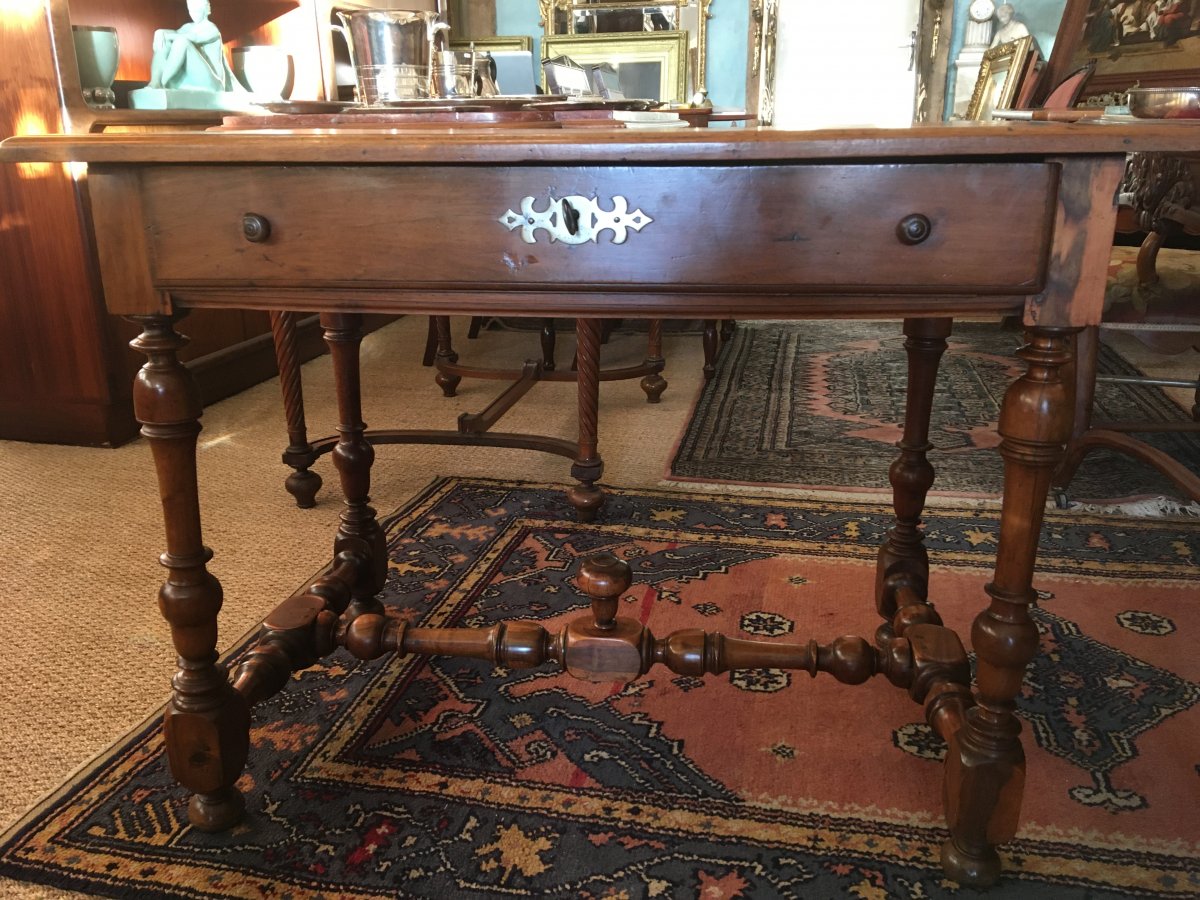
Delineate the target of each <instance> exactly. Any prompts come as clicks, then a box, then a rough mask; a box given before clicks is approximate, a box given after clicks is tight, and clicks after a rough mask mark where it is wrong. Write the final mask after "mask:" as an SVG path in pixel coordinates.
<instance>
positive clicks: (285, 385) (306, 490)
mask: <svg viewBox="0 0 1200 900" xmlns="http://www.w3.org/2000/svg"><path fill="white" fill-rule="evenodd" d="M271 335H272V337H273V338H274V340H275V361H276V362H277V363H278V365H279V387H280V389H281V390H282V391H283V408H284V414H285V415H286V416H287V432H288V446H287V449H286V450H284V451H283V462H284V464H285V465H288V466H291V467H292V468H293V469H295V471H294V472H292V474H291V475H289V476H288V477H287V480H286V481H284V483H283V486H284V487H285V488H286V489H287V492H288V493H289V494H291V495H292V496H293V497H295V498H296V505H297V506H299V507H300V508H301V509H311V508H312V507H314V506H316V505H317V499H316V498H317V491H319V490H320V489H321V476H320V475H318V474H317V473H316V472H313V471H310V470H309V466H311V465H312V464H313V463H314V462H316V460H317V454H316V453H315V452H314V451H313V447H312V444H310V443H309V442H308V427H307V425H306V424H305V422H304V388H303V386H302V384H301V380H300V356H299V353H298V352H297V349H296V314H295V313H293V312H283V311H280V310H272V311H271Z"/></svg>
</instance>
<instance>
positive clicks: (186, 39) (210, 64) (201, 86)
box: [129, 0, 249, 109]
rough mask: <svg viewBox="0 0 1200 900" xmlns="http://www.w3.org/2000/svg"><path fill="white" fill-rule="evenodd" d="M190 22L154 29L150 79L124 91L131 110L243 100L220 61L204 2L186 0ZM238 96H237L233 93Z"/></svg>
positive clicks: (218, 105)
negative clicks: (132, 89) (132, 108)
mask: <svg viewBox="0 0 1200 900" xmlns="http://www.w3.org/2000/svg"><path fill="white" fill-rule="evenodd" d="M187 8H188V15H189V16H191V19H192V21H190V22H188V23H186V24H184V25H181V26H180V27H179V28H177V29H170V28H160V29H158V30H157V31H155V32H154V45H153V50H154V55H153V57H152V59H151V62H150V82H149V83H148V84H147V85H146V87H144V88H142V89H141V90H137V91H133V92H131V93H130V95H129V103H130V106H132V107H134V108H135V109H237V108H244V107H245V106H247V104H248V100H249V98H248V97H247V96H246V92H245V90H244V89H243V88H242V86H241V84H239V83H238V80H237V79H236V78H234V77H233V72H232V71H231V70H230V68H229V64H228V63H227V62H226V61H225V48H224V45H223V44H222V42H221V32H220V31H219V30H218V29H217V26H216V25H215V24H213V22H212V20H211V19H209V14H210V13H211V12H212V8H211V6H210V5H209V0H187ZM239 95H240V96H239Z"/></svg>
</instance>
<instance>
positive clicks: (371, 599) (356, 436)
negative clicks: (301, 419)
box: [321, 313, 387, 615]
mask: <svg viewBox="0 0 1200 900" xmlns="http://www.w3.org/2000/svg"><path fill="white" fill-rule="evenodd" d="M321 326H322V327H323V328H324V329H325V341H326V343H328V344H329V355H330V356H331V357H332V359H333V375H334V384H335V386H336V392H337V404H338V427H337V430H338V435H339V439H338V442H337V446H335V447H334V448H333V465H334V468H336V469H337V473H338V477H339V478H340V479H341V483H342V496H343V497H344V498H345V507H344V508H343V510H342V514H341V516H340V519H341V522H340V524H339V525H338V533H337V538H336V539H335V540H334V542H333V552H334V555H335V556H336V555H338V554H341V553H355V554H359V555H361V556H362V557H363V558H365V559H366V560H367V564H366V565H364V566H363V567H362V570H361V572H360V577H359V578H358V580H357V581H356V582H355V583H354V586H353V588H352V595H353V600H352V602H351V604H350V609H351V611H352V612H353V613H354V614H355V615H358V614H361V613H365V612H379V611H380V610H381V609H382V608H383V607H382V605H381V604H380V602H379V599H378V598H377V597H376V596H375V595H376V594H378V593H379V591H380V589H382V588H383V582H384V579H385V578H386V576H387V547H386V546H385V543H384V537H383V529H381V528H380V527H379V522H378V521H377V520H376V518H375V510H374V508H373V507H372V506H371V496H370V492H371V465H372V463H374V462H375V449H374V448H373V447H372V446H371V444H370V442H369V441H367V439H366V437H365V436H364V433H365V431H366V427H367V426H366V423H365V422H364V421H363V417H362V384H361V380H360V374H361V373H360V369H359V348H360V345H361V344H362V337H363V322H362V316H361V315H358V314H354V313H350V314H346V313H324V314H322V316H321Z"/></svg>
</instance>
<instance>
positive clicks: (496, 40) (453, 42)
mask: <svg viewBox="0 0 1200 900" xmlns="http://www.w3.org/2000/svg"><path fill="white" fill-rule="evenodd" d="M472 44H474V45H475V49H476V50H481V51H485V52H489V53H490V52H491V51H492V50H529V51H532V50H533V38H531V37H530V36H529V35H527V34H513V35H507V34H501V35H494V34H493V35H488V36H487V37H478V38H471V37H465V38H456V37H452V38H451V39H450V47H451V49H453V50H466V49H468V48H469V47H470V46H471V45H472Z"/></svg>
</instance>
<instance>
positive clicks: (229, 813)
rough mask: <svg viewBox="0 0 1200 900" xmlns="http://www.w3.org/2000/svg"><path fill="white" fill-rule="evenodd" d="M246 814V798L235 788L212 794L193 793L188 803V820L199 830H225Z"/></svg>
mask: <svg viewBox="0 0 1200 900" xmlns="http://www.w3.org/2000/svg"><path fill="white" fill-rule="evenodd" d="M245 816H246V798H245V797H243V796H242V793H241V791H239V790H238V789H237V788H233V787H231V788H225V789H224V790H220V791H217V792H215V793H212V794H193V795H192V799H191V802H189V803H188V821H189V822H191V823H192V825H194V826H195V827H196V828H199V829H200V830H201V831H208V832H217V831H227V830H228V829H230V828H232V827H233V826H234V825H236V824H237V823H238V822H240V821H242V819H243V818H245Z"/></svg>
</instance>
